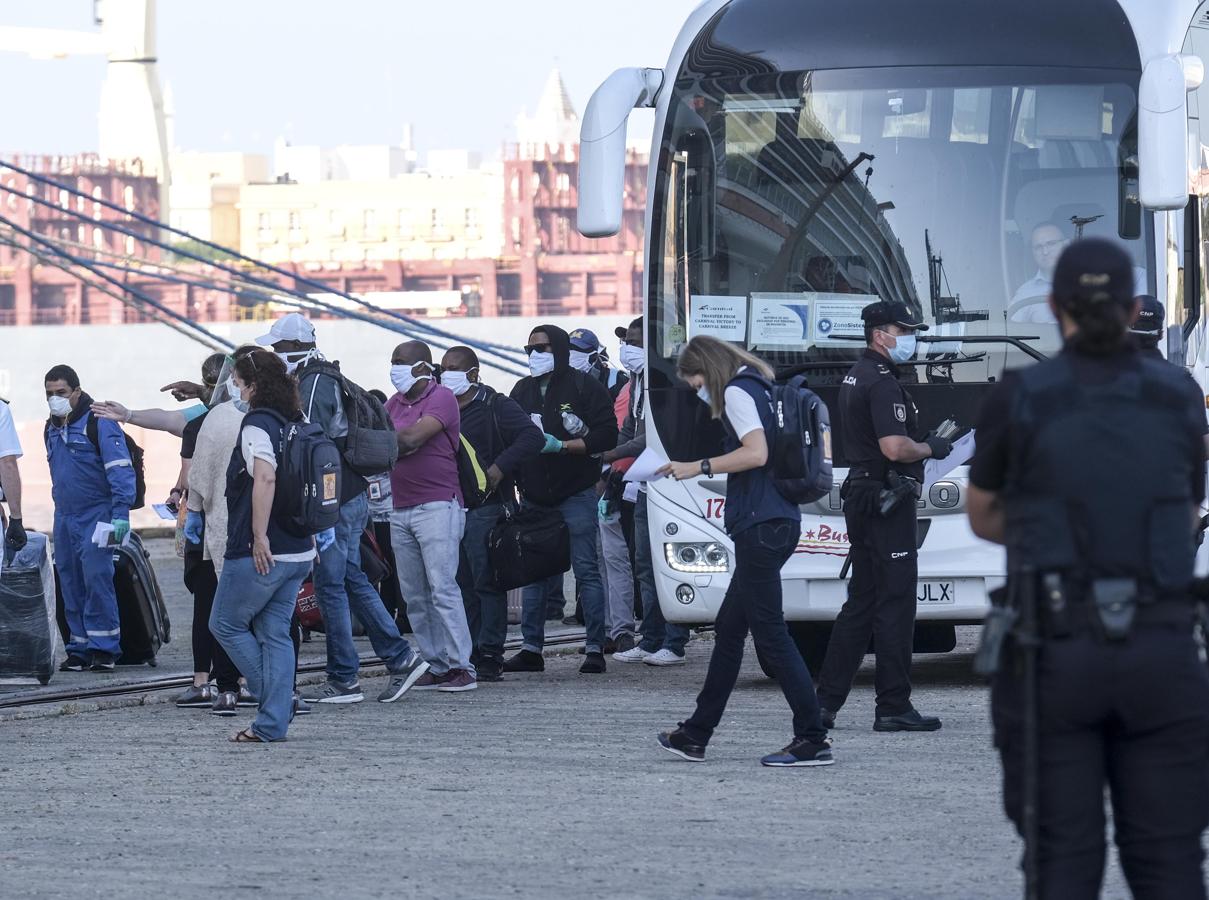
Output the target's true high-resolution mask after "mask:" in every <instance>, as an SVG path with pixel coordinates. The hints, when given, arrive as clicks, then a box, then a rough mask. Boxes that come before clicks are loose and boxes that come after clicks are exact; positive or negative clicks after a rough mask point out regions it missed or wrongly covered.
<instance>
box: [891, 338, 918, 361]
mask: <svg viewBox="0 0 1209 900" xmlns="http://www.w3.org/2000/svg"><path fill="white" fill-rule="evenodd" d="M894 340H895V344H894V346H893V347H891V348H890V350H889V352H890V358H891V359H892V360H894V361H895V362H896V363H901V362H906V361H907V360H909V359H910V358H911V357H913V356H914V355H915V335H913V334H900V335H898V336H897V337H896V338H895V339H894Z"/></svg>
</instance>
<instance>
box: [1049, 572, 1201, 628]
mask: <svg viewBox="0 0 1209 900" xmlns="http://www.w3.org/2000/svg"><path fill="white" fill-rule="evenodd" d="M1037 587H1038V596H1037V603H1038V606H1039V611H1040V622H1041V630H1042V633H1043V634H1044V635H1045V636H1046V637H1050V638H1061V637H1069V636H1072V635H1076V634H1084V633H1087V632H1089V631H1091V632H1094V633H1097V634H1100V635H1102V636H1103V637H1105V638H1107V639H1108V640H1123V639H1124V638H1126V637H1128V636H1129V634H1130V632H1131V631H1132V630H1133V629H1134V628H1136V627H1138V626H1151V625H1177V626H1191V624H1192V620H1193V615H1194V613H1195V607H1194V604H1193V599H1192V596H1191V594H1190V593H1189V592H1187V591H1185V592H1175V591H1157V590H1155V589H1154V587H1153V586H1152V585H1149V584H1147V583H1145V582H1140V581H1138V580H1137V579H1132V578H1102V579H1094V580H1092V581H1090V582H1083V581H1081V580H1078V581H1076V580H1074V579H1071V578H1068V577H1063V576H1062V575H1060V574H1058V573H1055V572H1051V573H1048V574H1045V575H1042V576H1041V577H1040V583H1039V584H1038V586H1037Z"/></svg>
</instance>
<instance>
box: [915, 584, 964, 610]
mask: <svg viewBox="0 0 1209 900" xmlns="http://www.w3.org/2000/svg"><path fill="white" fill-rule="evenodd" d="M915 599H916V601H918V603H919V604H920V605H921V606H924V605H928V606H931V605H935V604H944V603H956V602H957V587H956V585H954V584H953V582H951V581H921V582H919V583H918V584H917V585H916V586H915Z"/></svg>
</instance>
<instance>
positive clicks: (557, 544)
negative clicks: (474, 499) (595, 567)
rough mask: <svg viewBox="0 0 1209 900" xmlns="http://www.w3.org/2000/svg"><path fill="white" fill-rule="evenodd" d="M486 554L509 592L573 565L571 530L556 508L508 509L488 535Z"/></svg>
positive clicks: (501, 586) (499, 584)
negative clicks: (513, 510)
mask: <svg viewBox="0 0 1209 900" xmlns="http://www.w3.org/2000/svg"><path fill="white" fill-rule="evenodd" d="M487 555H488V557H489V559H490V560H491V570H492V571H493V572H494V573H495V583H496V586H497V587H498V588H499V589H500V590H502V591H510V590H512V589H513V588H518V587H524V586H525V585H527V584H533V583H534V582H537V581H541V580H542V579H543V578H549V577H550V576H552V575H561V574H562V573H563V572H565V571H567V570H568V569H569V568H571V532H570V529H568V528H567V523H566V520H565V519H563V514H562V513H561V512H559V511H558V510H557V509H546V508H544V507H540V506H527V507H523V508H522V509H521V510H520V511H519V512H512V511H510V510H507V509H505V512H504V515H503V516H501V517H500V520H499V522H498V523H496V526H495V527H494V528H492V529H491V532H490V534H488V535H487Z"/></svg>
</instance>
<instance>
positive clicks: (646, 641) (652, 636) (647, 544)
mask: <svg viewBox="0 0 1209 900" xmlns="http://www.w3.org/2000/svg"><path fill="white" fill-rule="evenodd" d="M634 568H635V570H636V574H637V575H638V587H639V588H640V589H641V590H642V640H641V641H639V643H638V646H639V647H641V648H642V649H643V650H645V651H646V652H647V653H658V652H659V651H660V650H671V651H672V652H673V653H675V654H676V655H677V656H684V645H685V644H687V643H688V629H687V628H685V627H684V626H683V625H675V624H673V623H671V622H669V621H667V620H666V619H664V618H663V610H662V609H660V608H659V594H658V593H657V592H656V591H655V566H654V564H653V562H652V559H651V529H650V525H649V524H648V519H647V511H646V491H641V492H639V494H638V502H637V503H635V504H634Z"/></svg>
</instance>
